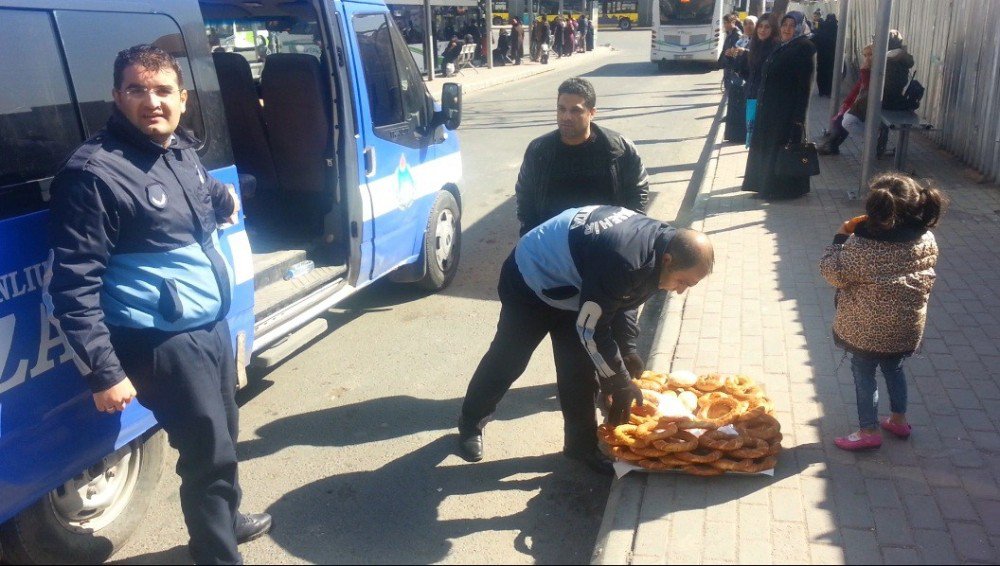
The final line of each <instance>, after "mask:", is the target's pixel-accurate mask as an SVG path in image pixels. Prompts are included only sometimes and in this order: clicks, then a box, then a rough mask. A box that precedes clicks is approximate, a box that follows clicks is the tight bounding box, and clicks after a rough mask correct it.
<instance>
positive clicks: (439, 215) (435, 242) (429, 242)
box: [420, 191, 462, 291]
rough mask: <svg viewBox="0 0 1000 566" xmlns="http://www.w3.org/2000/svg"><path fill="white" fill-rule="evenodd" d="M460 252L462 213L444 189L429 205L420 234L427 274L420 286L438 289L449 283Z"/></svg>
mask: <svg viewBox="0 0 1000 566" xmlns="http://www.w3.org/2000/svg"><path fill="white" fill-rule="evenodd" d="M461 252H462V213H461V211H460V210H459V209H458V202H456V201H455V197H454V196H453V195H452V194H451V193H449V192H448V191H441V192H439V193H438V196H437V200H435V201H434V206H433V207H432V208H431V215H430V218H429V219H428V221H427V232H426V235H425V236H424V261H425V262H426V265H427V273H426V274H425V275H424V278H423V279H421V280H420V285H421V286H422V287H424V288H426V289H430V290H431V291H440V290H441V289H444V288H445V287H447V286H448V285H450V284H451V280H452V279H454V278H455V273H456V272H457V271H458V260H459V257H461Z"/></svg>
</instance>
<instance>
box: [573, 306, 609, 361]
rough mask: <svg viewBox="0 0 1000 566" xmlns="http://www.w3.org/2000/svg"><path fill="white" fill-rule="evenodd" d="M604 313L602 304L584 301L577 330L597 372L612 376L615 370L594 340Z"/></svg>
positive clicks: (577, 320) (577, 319) (577, 322)
mask: <svg viewBox="0 0 1000 566" xmlns="http://www.w3.org/2000/svg"><path fill="white" fill-rule="evenodd" d="M602 313H603V311H602V310H601V306H600V305H598V304H597V303H595V302H593V301H587V302H585V303H583V305H582V306H581V307H580V315H579V316H578V317H577V318H576V331H577V333H579V334H580V340H581V341H582V342H583V346H584V348H586V349H587V353H588V354H589V355H590V359H591V360H593V362H594V367H596V368H597V373H599V374H601V377H604V378H611V377H614V375H615V372H614V370H612V369H611V366H609V365H608V363H607V361H605V359H604V356H602V355H601V352H600V351H599V350H598V349H597V342H595V341H594V332H595V328H596V327H597V321H598V320H600V319H601V314H602Z"/></svg>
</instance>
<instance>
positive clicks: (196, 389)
mask: <svg viewBox="0 0 1000 566" xmlns="http://www.w3.org/2000/svg"><path fill="white" fill-rule="evenodd" d="M111 342H112V345H113V346H114V348H115V353H117V354H118V358H119V360H120V361H121V364H122V368H123V369H124V370H125V374H126V375H128V377H129V379H130V380H131V381H132V384H133V385H134V386H135V389H136V391H137V392H138V394H139V396H138V398H139V402H141V403H142V404H143V405H144V406H145V407H146V408H148V409H149V410H150V411H152V412H153V415H154V416H156V420H157V421H159V423H160V425H161V426H162V427H163V429H164V430H165V431H166V432H167V437H168V438H169V440H170V445H171V446H173V447H174V448H176V449H177V452H178V453H179V458H178V460H177V475H179V476H180V477H181V509H182V511H183V512H184V522H185V523H186V524H187V528H188V535H189V536H190V537H191V539H190V543H189V544H190V551H191V557H192V558H194V561H195V562H196V563H198V564H238V563H242V561H243V559H242V557H241V556H240V553H239V551H238V550H237V549H236V531H235V525H236V517H237V514H238V513H239V507H240V498H241V496H242V492H241V491H240V486H239V478H238V474H237V463H236V438H237V434H238V430H239V412H238V407H237V406H236V399H235V393H236V361H235V356H234V355H233V349H232V345H231V343H230V338H229V325H228V324H226V322H225V321H222V322H218V323H214V324H211V325H208V326H207V327H201V328H197V329H193V330H189V331H185V332H162V331H158V330H134V329H123V328H113V329H112V330H111Z"/></svg>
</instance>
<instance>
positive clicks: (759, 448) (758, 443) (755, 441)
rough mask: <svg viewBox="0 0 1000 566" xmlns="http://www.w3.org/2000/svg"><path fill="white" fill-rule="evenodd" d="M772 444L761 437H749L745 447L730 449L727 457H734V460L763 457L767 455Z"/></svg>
mask: <svg viewBox="0 0 1000 566" xmlns="http://www.w3.org/2000/svg"><path fill="white" fill-rule="evenodd" d="M770 449H771V446H770V445H769V444H768V443H767V441H766V440H761V439H759V438H749V439H747V441H746V443H745V444H744V445H743V448H737V449H736V450H730V451H729V452H728V453H727V454H726V457H727V458H732V459H734V460H736V459H738V460H745V459H747V458H749V459H751V460H752V459H754V458H762V457H764V456H767V452H768V450H770Z"/></svg>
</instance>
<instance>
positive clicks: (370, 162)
mask: <svg viewBox="0 0 1000 566" xmlns="http://www.w3.org/2000/svg"><path fill="white" fill-rule="evenodd" d="M374 175H375V147H374V146H368V147H366V148H365V177H373V176H374Z"/></svg>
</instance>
